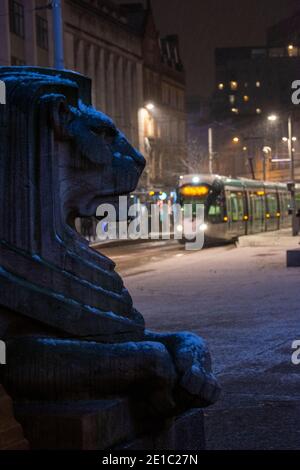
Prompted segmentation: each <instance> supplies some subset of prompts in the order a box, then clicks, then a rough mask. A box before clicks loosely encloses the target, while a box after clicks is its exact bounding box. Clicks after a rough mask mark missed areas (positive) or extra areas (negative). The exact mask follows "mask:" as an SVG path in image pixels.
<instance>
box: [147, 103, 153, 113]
mask: <svg viewBox="0 0 300 470" xmlns="http://www.w3.org/2000/svg"><path fill="white" fill-rule="evenodd" d="M154 108H155V106H154V104H153V103H147V104H146V109H148V111H153V109H154Z"/></svg>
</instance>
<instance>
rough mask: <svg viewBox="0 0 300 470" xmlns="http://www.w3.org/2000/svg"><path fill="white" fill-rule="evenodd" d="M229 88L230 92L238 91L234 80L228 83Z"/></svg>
mask: <svg viewBox="0 0 300 470" xmlns="http://www.w3.org/2000/svg"><path fill="white" fill-rule="evenodd" d="M230 88H231V89H232V90H237V89H238V82H236V81H235V80H233V81H231V82H230Z"/></svg>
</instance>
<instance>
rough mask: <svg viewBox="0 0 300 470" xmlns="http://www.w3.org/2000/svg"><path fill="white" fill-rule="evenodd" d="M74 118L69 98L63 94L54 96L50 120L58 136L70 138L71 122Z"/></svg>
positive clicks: (64, 138)
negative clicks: (68, 102) (68, 101)
mask: <svg viewBox="0 0 300 470" xmlns="http://www.w3.org/2000/svg"><path fill="white" fill-rule="evenodd" d="M72 118H73V115H72V112H71V110H70V108H69V106H68V104H67V100H66V98H65V97H64V96H62V95H57V96H53V99H52V100H51V106H50V120H51V125H52V127H53V129H54V132H55V135H56V137H58V138H59V139H63V140H66V139H69V138H70V133H69V124H70V122H71V120H72Z"/></svg>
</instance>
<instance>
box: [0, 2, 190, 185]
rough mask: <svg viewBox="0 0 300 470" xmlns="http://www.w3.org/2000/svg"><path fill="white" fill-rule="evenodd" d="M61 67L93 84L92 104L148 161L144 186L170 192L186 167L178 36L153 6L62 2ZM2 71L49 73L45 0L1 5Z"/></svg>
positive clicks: (50, 58) (48, 23) (48, 7)
mask: <svg viewBox="0 0 300 470" xmlns="http://www.w3.org/2000/svg"><path fill="white" fill-rule="evenodd" d="M62 7H63V24H64V49H65V66H66V68H68V69H71V70H75V71H78V72H80V73H82V74H85V75H87V76H89V77H90V78H91V79H92V81H93V90H92V99H93V103H94V105H95V106H96V107H97V108H98V109H100V110H102V111H103V112H104V113H106V114H108V115H109V116H111V117H112V119H113V120H114V121H115V122H116V125H117V126H118V127H119V128H120V129H121V130H122V131H123V132H124V133H125V134H126V135H127V137H128V138H129V139H130V141H131V142H132V143H133V144H134V145H135V146H136V147H138V148H140V150H141V151H142V152H143V153H144V154H145V156H146V158H147V160H148V165H147V172H145V175H144V179H143V180H142V183H141V184H142V185H143V186H146V187H147V188H149V187H150V186H151V187H152V186H153V185H155V186H162V187H166V186H172V185H174V184H175V183H176V181H177V179H178V176H179V174H180V173H181V171H182V162H184V161H185V160H186V130H185V127H186V114H185V83H184V71H183V66H182V63H181V60H180V55H179V47H178V39H177V37H176V36H169V37H167V38H160V37H159V34H158V31H157V29H156V27H155V22H154V18H153V14H152V10H151V6H150V4H148V6H147V8H144V7H143V6H142V5H141V4H133V5H131V6H120V5H117V4H116V3H114V2H112V1H111V0H63V1H62ZM0 38H1V41H0V65H38V66H42V67H47V66H50V67H51V66H53V31H52V10H51V2H49V0H2V1H1V2H0Z"/></svg>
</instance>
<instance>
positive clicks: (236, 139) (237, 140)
mask: <svg viewBox="0 0 300 470" xmlns="http://www.w3.org/2000/svg"><path fill="white" fill-rule="evenodd" d="M239 141H240V139H239V137H233V139H232V142H233V143H234V144H238V143H239Z"/></svg>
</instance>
